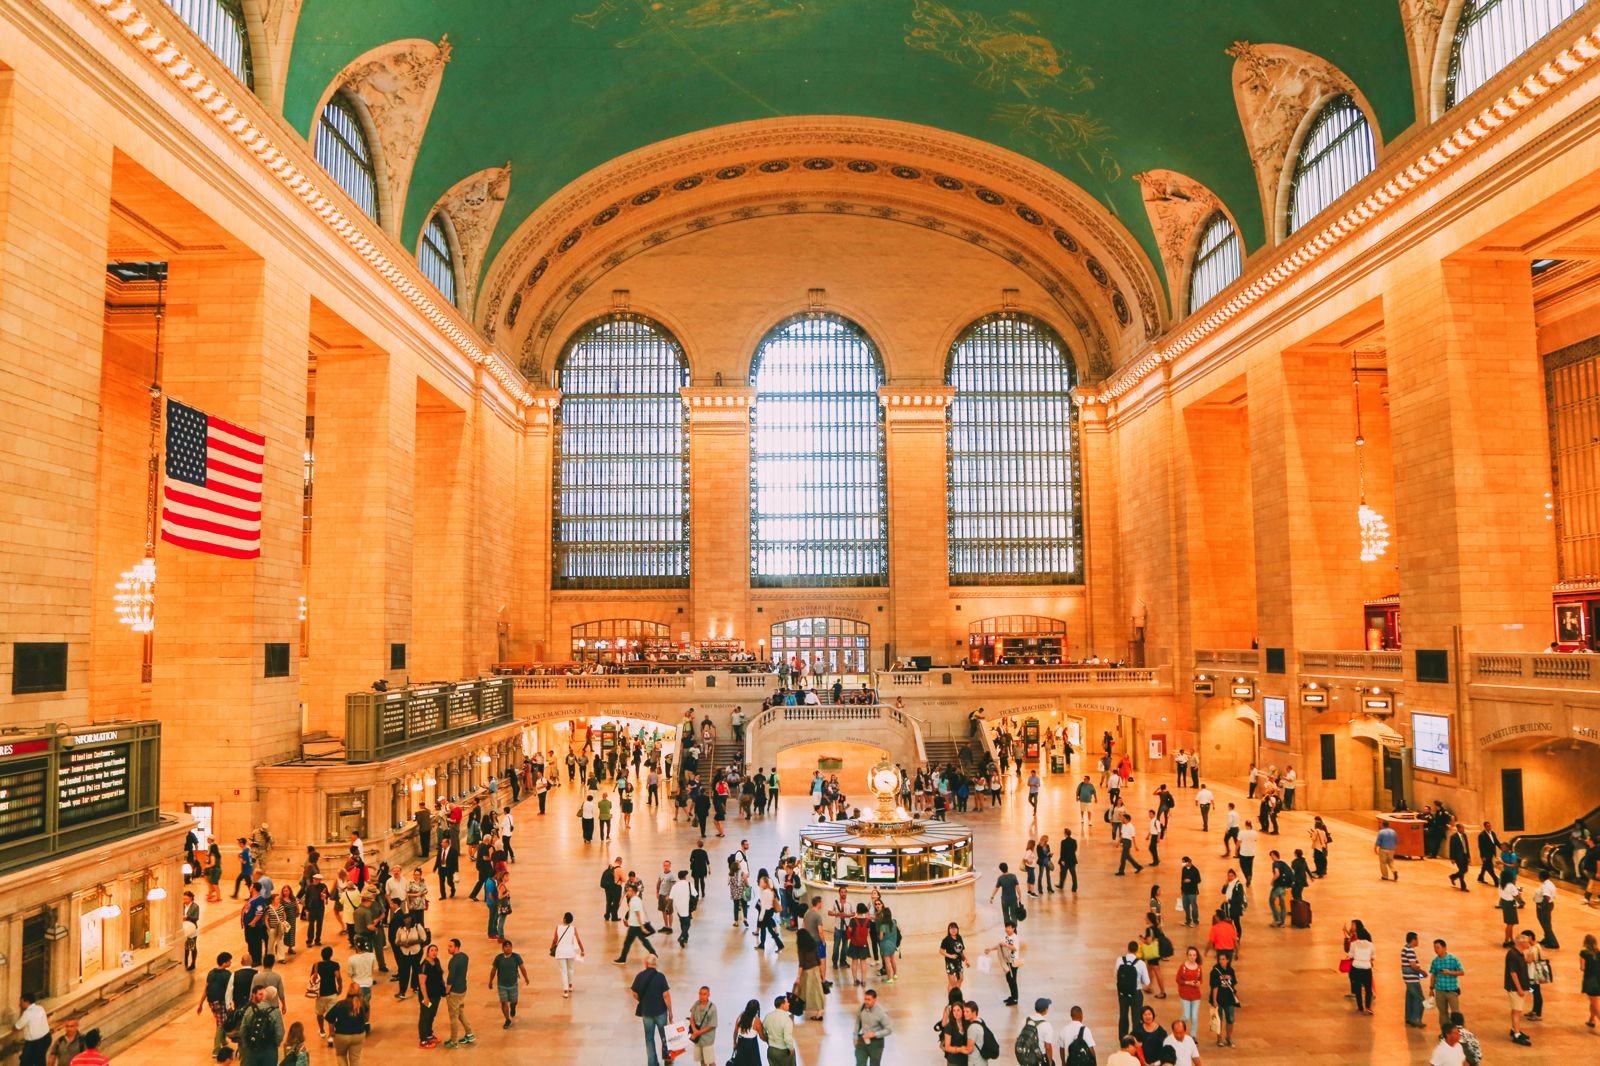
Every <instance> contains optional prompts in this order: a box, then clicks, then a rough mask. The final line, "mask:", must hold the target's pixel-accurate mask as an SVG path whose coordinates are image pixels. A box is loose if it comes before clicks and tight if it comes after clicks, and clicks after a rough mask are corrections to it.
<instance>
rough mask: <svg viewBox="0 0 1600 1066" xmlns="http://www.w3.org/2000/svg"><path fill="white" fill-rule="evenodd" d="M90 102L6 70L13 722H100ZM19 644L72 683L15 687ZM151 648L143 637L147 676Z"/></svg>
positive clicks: (1, 318)
mask: <svg viewBox="0 0 1600 1066" xmlns="http://www.w3.org/2000/svg"><path fill="white" fill-rule="evenodd" d="M78 103H79V102H78V101H71V100H63V99H61V98H60V96H59V95H58V94H57V93H55V92H52V91H47V90H46V89H45V88H44V87H42V86H39V85H36V84H34V83H33V82H32V81H31V80H30V79H29V77H28V75H27V74H26V73H23V72H17V71H12V70H4V69H0V469H3V470H4V471H5V486H6V487H5V496H6V503H5V505H4V506H3V507H0V571H4V573H5V574H6V593H5V596H4V597H3V600H4V602H3V603H0V706H4V707H5V708H6V713H5V721H6V724H8V725H26V724H29V723H42V722H46V721H62V720H67V721H79V722H82V721H87V720H88V718H89V699H88V691H89V686H88V678H89V671H88V655H89V629H90V617H91V615H92V614H94V613H97V612H110V611H111V609H112V608H111V603H110V599H109V597H110V595H111V592H112V590H111V589H110V588H105V589H94V590H91V575H92V574H93V572H94V553H95V460H96V445H97V443H98V425H97V418H98V414H99V408H98V399H99V394H100V354H101V343H102V336H101V335H102V328H103V324H104V321H105V292H106V274H105V270H106V254H107V253H106V239H107V232H108V227H109V224H110V211H111V143H110V141H109V140H108V139H106V137H105V134H107V133H108V132H109V128H110V127H109V126H108V125H105V124H103V123H102V122H101V121H92V120H91V119H93V120H99V119H103V117H104V116H103V115H102V114H101V113H100V112H99V111H94V110H91V109H90V107H91V105H89V104H88V103H87V102H83V106H84V108H85V115H84V117H83V120H82V121H63V119H62V116H63V115H64V114H74V113H76V112H75V111H74V110H73V108H75V107H76V106H77V104H78ZM137 561H138V560H137V559H129V560H128V562H127V563H126V564H125V565H132V564H133V563H135V562H137ZM113 624H114V623H113ZM13 641H40V642H58V641H59V642H65V643H66V644H67V646H68V647H67V686H66V690H65V691H64V692H48V693H38V694H32V695H20V696H16V695H13V694H12V692H11V669H12V655H13V650H14V645H13ZM138 655H139V652H138V650H137V645H135V650H134V651H133V652H132V656H133V659H132V662H131V663H129V664H128V667H129V669H131V670H133V671H134V673H135V676H137V673H138V670H139V659H138ZM11 957H12V958H16V957H17V956H16V955H15V954H13V955H12V956H11Z"/></svg>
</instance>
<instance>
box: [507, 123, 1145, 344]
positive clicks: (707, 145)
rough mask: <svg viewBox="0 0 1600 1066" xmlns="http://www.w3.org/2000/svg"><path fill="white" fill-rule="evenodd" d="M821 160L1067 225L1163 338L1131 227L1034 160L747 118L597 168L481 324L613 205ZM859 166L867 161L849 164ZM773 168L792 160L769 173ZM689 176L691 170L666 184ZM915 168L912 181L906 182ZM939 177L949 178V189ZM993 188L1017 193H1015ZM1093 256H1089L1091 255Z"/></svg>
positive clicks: (513, 266)
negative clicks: (732, 174)
mask: <svg viewBox="0 0 1600 1066" xmlns="http://www.w3.org/2000/svg"><path fill="white" fill-rule="evenodd" d="M845 152H861V153H870V154H873V155H890V156H893V157H899V159H904V160H906V161H904V162H901V161H898V160H896V159H889V160H885V159H882V158H878V159H857V158H853V157H850V156H841V155H840V153H845ZM763 157H765V158H763ZM812 158H815V159H820V160H825V161H826V166H824V167H823V168H822V169H830V170H833V171H835V173H836V174H837V173H847V174H850V175H852V177H854V178H856V179H861V180H864V181H880V182H888V181H890V180H891V179H892V178H899V180H911V181H919V182H924V181H925V182H932V183H935V186H936V187H937V188H938V189H940V190H941V193H942V194H943V195H948V196H950V197H952V198H955V197H968V198H971V197H977V196H980V193H979V190H980V189H981V190H983V192H985V193H987V194H988V196H989V198H988V199H986V200H985V201H984V202H985V203H987V204H988V206H990V207H992V208H994V209H995V210H996V211H1004V212H1011V211H1016V212H1018V215H1019V217H1022V218H1024V220H1025V221H1029V222H1030V224H1034V225H1040V226H1045V225H1048V226H1049V227H1050V228H1051V229H1060V230H1061V231H1062V236H1060V237H1057V238H1056V239H1057V242H1058V243H1060V244H1062V246H1063V248H1065V249H1066V250H1067V251H1068V253H1069V254H1078V253H1079V251H1080V249H1079V248H1074V247H1068V244H1067V242H1069V241H1070V242H1071V243H1072V244H1073V245H1079V244H1080V242H1081V246H1085V247H1088V248H1089V249H1091V250H1092V251H1093V252H1094V253H1095V254H1097V255H1100V256H1103V257H1104V258H1105V259H1106V260H1108V261H1109V262H1107V263H1105V264H1101V269H1102V271H1104V272H1106V273H1107V275H1108V278H1110V279H1112V280H1111V281H1108V282H1107V283H1105V284H1110V285H1114V286H1116V287H1118V288H1124V287H1125V288H1126V289H1127V290H1128V291H1130V292H1131V293H1132V297H1131V299H1130V298H1128V297H1124V303H1126V304H1128V305H1129V315H1128V322H1129V325H1130V327H1131V328H1132V330H1133V331H1134V333H1133V339H1137V338H1143V339H1150V338H1153V337H1154V336H1155V335H1156V334H1157V333H1158V332H1159V331H1160V328H1161V325H1162V320H1163V316H1162V315H1161V312H1160V309H1159V305H1158V302H1157V299H1156V293H1157V291H1158V290H1159V289H1160V281H1159V279H1158V278H1157V276H1156V274H1155V270H1154V267H1153V265H1152V264H1151V263H1150V261H1149V259H1148V258H1147V257H1146V256H1145V254H1144V252H1143V250H1142V249H1141V248H1140V247H1139V245H1138V243H1137V242H1136V241H1135V240H1134V239H1133V237H1132V236H1131V235H1130V234H1129V233H1128V232H1127V230H1126V229H1125V228H1124V227H1123V226H1122V224H1121V223H1120V222H1118V221H1117V220H1116V219H1115V218H1114V217H1113V216H1112V215H1111V214H1110V213H1109V212H1108V211H1106V209H1105V208H1104V207H1102V206H1101V205H1100V204H1099V202H1098V201H1096V200H1094V199H1093V198H1092V197H1090V196H1089V195H1088V194H1087V193H1085V192H1083V190H1081V189H1079V188H1078V187H1077V186H1075V185H1073V184H1072V183H1071V182H1070V181H1068V180H1067V179H1065V178H1063V177H1061V176H1060V175H1059V174H1056V173H1055V172H1053V171H1051V170H1049V169H1047V168H1045V167H1043V166H1041V165H1039V164H1036V163H1034V162H1033V161H1031V160H1028V159H1026V158H1025V157H1022V156H1020V155H1017V154H1015V153H1012V152H1008V151H1006V150H1004V149H1001V148H997V147H995V146H993V145H989V144H986V143H985V142H983V141H978V140H975V139H973V138H969V137H962V136H960V135H957V134H951V133H946V132H943V131H937V130H932V129H929V128H927V127H921V126H914V125H910V124H907V123H899V122H890V121H885V120H872V119H862V118H850V119H840V120H837V121H834V122H822V121H819V120H817V119H815V118H802V119H766V120H760V121H755V122H746V123H739V124H736V125H732V126H723V127H718V128H717V129H715V130H709V131H703V132H701V133H696V134H690V135H687V136H684V137H677V138H673V139H672V140H669V141H665V142H662V143H660V144H657V145H652V146H649V147H646V148H642V149H639V150H638V151H635V152H630V153H628V154H627V155H624V156H620V157H619V158H617V159H615V160H613V161H611V162H610V163H607V164H605V165H604V166H601V167H597V168H595V169H594V170H592V171H590V172H589V173H587V174H585V175H583V176H582V177H580V178H578V179H577V180H575V181H573V182H571V183H569V184H568V185H567V187H566V189H564V190H563V191H562V192H560V193H557V194H556V195H555V196H553V197H551V198H550V199H549V200H548V201H546V203H545V204H544V205H543V206H541V207H540V208H539V209H538V210H537V211H535V212H533V214H531V215H529V216H528V218H527V219H525V220H524V221H523V222H522V223H521V224H520V225H519V226H518V227H517V229H516V231H515V232H514V233H513V234H512V235H511V237H510V238H509V239H508V240H507V242H506V244H505V246H504V247H503V248H502V249H501V250H500V252H499V254H498V255H497V256H496V257H495V260H494V263H493V264H492V265H491V267H490V270H489V274H488V276H487V279H486V281H485V285H484V288H485V295H486V297H487V299H485V300H483V301H482V302H480V304H479V310H478V321H479V325H480V328H482V329H483V330H484V331H485V333H486V334H487V335H488V336H490V337H491V338H493V337H494V336H495V334H496V332H497V331H498V329H499V328H500V327H501V326H502V325H503V323H502V322H501V321H500V314H501V312H502V309H503V308H504V307H505V306H506V305H507V302H508V301H509V300H510V299H511V296H512V294H513V293H514V292H516V291H518V290H519V289H522V288H524V287H525V281H526V278H527V276H528V274H529V273H530V267H529V264H533V263H535V262H536V260H540V259H543V260H545V261H546V262H547V264H548V261H549V260H551V259H552V258H553V257H555V256H559V255H562V254H565V253H564V251H563V250H562V248H561V244H562V243H563V242H567V250H570V248H571V245H572V243H576V239H581V237H582V235H583V232H584V228H585V227H586V226H589V225H592V223H593V221H594V219H596V218H598V217H599V216H601V215H605V212H607V211H609V210H611V209H612V208H615V209H616V211H617V212H621V211H622V210H624V209H625V208H626V207H629V206H643V205H642V204H633V198H635V197H637V196H638V195H642V194H644V193H647V192H649V191H650V190H652V189H653V190H655V195H656V196H667V197H671V196H673V195H674V194H676V193H683V192H688V191H691V190H692V189H694V188H697V187H698V186H700V185H702V184H704V183H705V181H706V180H707V179H708V178H712V179H713V180H715V176H716V175H720V174H721V173H723V172H725V171H727V170H729V169H731V168H733V167H734V166H735V165H737V166H738V167H742V168H743V169H742V170H740V172H739V174H738V175H737V176H740V177H743V176H745V175H747V174H748V175H750V176H755V177H759V176H760V175H762V174H767V175H771V174H778V173H785V172H787V171H789V170H791V169H793V167H794V166H795V164H796V162H798V163H799V165H800V166H801V167H804V166H805V164H806V160H808V159H812ZM752 160H754V161H752ZM928 160H934V161H936V163H930V162H927V161H928ZM735 161H737V163H736V162H735ZM852 162H854V163H864V164H867V165H868V166H867V168H863V169H854V168H850V166H849V164H850V163H852ZM769 164H771V165H777V164H786V165H783V166H781V167H778V169H769V170H763V169H762V168H763V167H764V166H768V165H769ZM680 170H683V171H688V173H684V174H677V176H676V177H675V178H673V179H672V180H670V181H669V180H667V179H668V176H669V175H673V174H675V173H676V172H678V171H680ZM906 171H910V172H912V176H910V177H900V175H901V174H903V173H904V172H906ZM952 172H954V173H952ZM693 178H699V179H700V180H699V181H695V182H693V183H692V184H690V185H688V186H687V187H686V188H681V189H680V188H678V187H677V186H678V185H679V184H680V183H682V182H684V181H685V180H689V179H693ZM974 178H976V179H977V180H974ZM940 179H944V181H943V182H942V183H941V182H940ZM721 180H727V179H721ZM951 183H954V184H953V186H952V184H951ZM994 186H998V187H1001V188H1003V189H1007V190H1011V191H1013V193H1014V194H1019V195H1010V196H1008V195H1006V193H1005V192H1001V191H996V189H995V188H993V187H994ZM654 198H655V197H654V196H653V197H651V199H654ZM646 202H647V203H648V202H649V201H646ZM607 205H609V206H607ZM1024 211H1026V212H1031V213H1032V214H1033V215H1034V216H1037V217H1038V218H1039V221H1038V222H1036V223H1035V222H1032V220H1031V219H1029V218H1028V216H1027V215H1024V214H1022V212H1024ZM1049 213H1054V214H1056V215H1058V216H1061V221H1060V222H1059V223H1057V222H1055V221H1054V220H1048V219H1047V218H1046V215H1047V214H1049ZM614 217H616V216H615V214H611V215H607V216H606V217H605V221H610V219H611V218H614ZM1069 227H1070V228H1069ZM574 234H576V235H577V238H576V239H575V238H574V237H573V235H574ZM1083 254H1084V255H1085V257H1087V256H1088V254H1089V253H1083ZM1135 319H1137V322H1135V321H1134V320H1135Z"/></svg>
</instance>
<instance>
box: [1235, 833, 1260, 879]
mask: <svg viewBox="0 0 1600 1066" xmlns="http://www.w3.org/2000/svg"><path fill="white" fill-rule="evenodd" d="M1238 858H1239V872H1240V873H1241V874H1243V875H1244V883H1245V885H1246V887H1248V886H1249V884H1250V878H1251V875H1252V874H1254V873H1255V869H1256V831H1255V830H1254V829H1253V828H1251V826H1250V823H1249V822H1248V821H1246V822H1245V823H1244V828H1243V829H1241V830H1239V855H1238Z"/></svg>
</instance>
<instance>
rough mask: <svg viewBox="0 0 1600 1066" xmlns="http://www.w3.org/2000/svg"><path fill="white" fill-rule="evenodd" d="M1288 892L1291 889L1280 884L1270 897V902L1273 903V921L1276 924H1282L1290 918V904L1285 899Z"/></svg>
mask: <svg viewBox="0 0 1600 1066" xmlns="http://www.w3.org/2000/svg"><path fill="white" fill-rule="evenodd" d="M1288 894H1289V890H1288V889H1287V888H1283V887H1281V886H1280V887H1278V888H1274V889H1273V890H1272V895H1271V896H1269V897H1268V902H1269V903H1270V904H1271V905H1272V921H1273V923H1274V924H1276V925H1282V924H1283V923H1284V922H1286V921H1288V920H1289V905H1288V904H1287V903H1285V902H1284V901H1283V898H1284V897H1285V896H1287V895H1288Z"/></svg>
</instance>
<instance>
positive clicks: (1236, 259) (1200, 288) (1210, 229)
mask: <svg viewBox="0 0 1600 1066" xmlns="http://www.w3.org/2000/svg"><path fill="white" fill-rule="evenodd" d="M1215 233H1224V236H1223V237H1222V238H1221V239H1220V240H1215V242H1214V243H1212V244H1211V246H1210V247H1207V246H1206V245H1207V242H1208V241H1212V240H1213V237H1212V235H1213V234H1215ZM1230 254H1231V255H1232V257H1233V261H1232V263H1231V264H1229V263H1227V262H1226V261H1225V260H1224V257H1226V256H1228V255H1230ZM1219 264H1220V265H1219ZM1230 265H1231V266H1232V268H1233V269H1232V272H1231V273H1229V271H1228V269H1227V268H1228V266H1230ZM1243 272H1244V243H1243V242H1242V241H1241V240H1240V239H1239V228H1238V227H1237V226H1235V225H1234V224H1233V220H1232V219H1231V218H1229V217H1228V215H1227V213H1226V212H1224V211H1214V212H1212V213H1211V216H1210V217H1209V218H1208V219H1206V222H1205V225H1204V226H1202V227H1200V236H1199V239H1198V240H1197V241H1196V242H1195V252H1194V261H1193V262H1192V263H1191V264H1190V266H1189V308H1188V313H1189V314H1191V315H1192V314H1194V313H1195V312H1196V311H1198V310H1199V309H1200V308H1202V307H1204V306H1205V305H1206V304H1207V303H1208V302H1210V301H1211V300H1212V299H1215V298H1216V296H1217V294H1218V293H1220V292H1221V291H1222V290H1223V289H1226V288H1227V287H1228V286H1229V285H1232V284H1233V283H1234V282H1236V281H1238V280H1239V275H1240V274H1242V273H1243Z"/></svg>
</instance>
